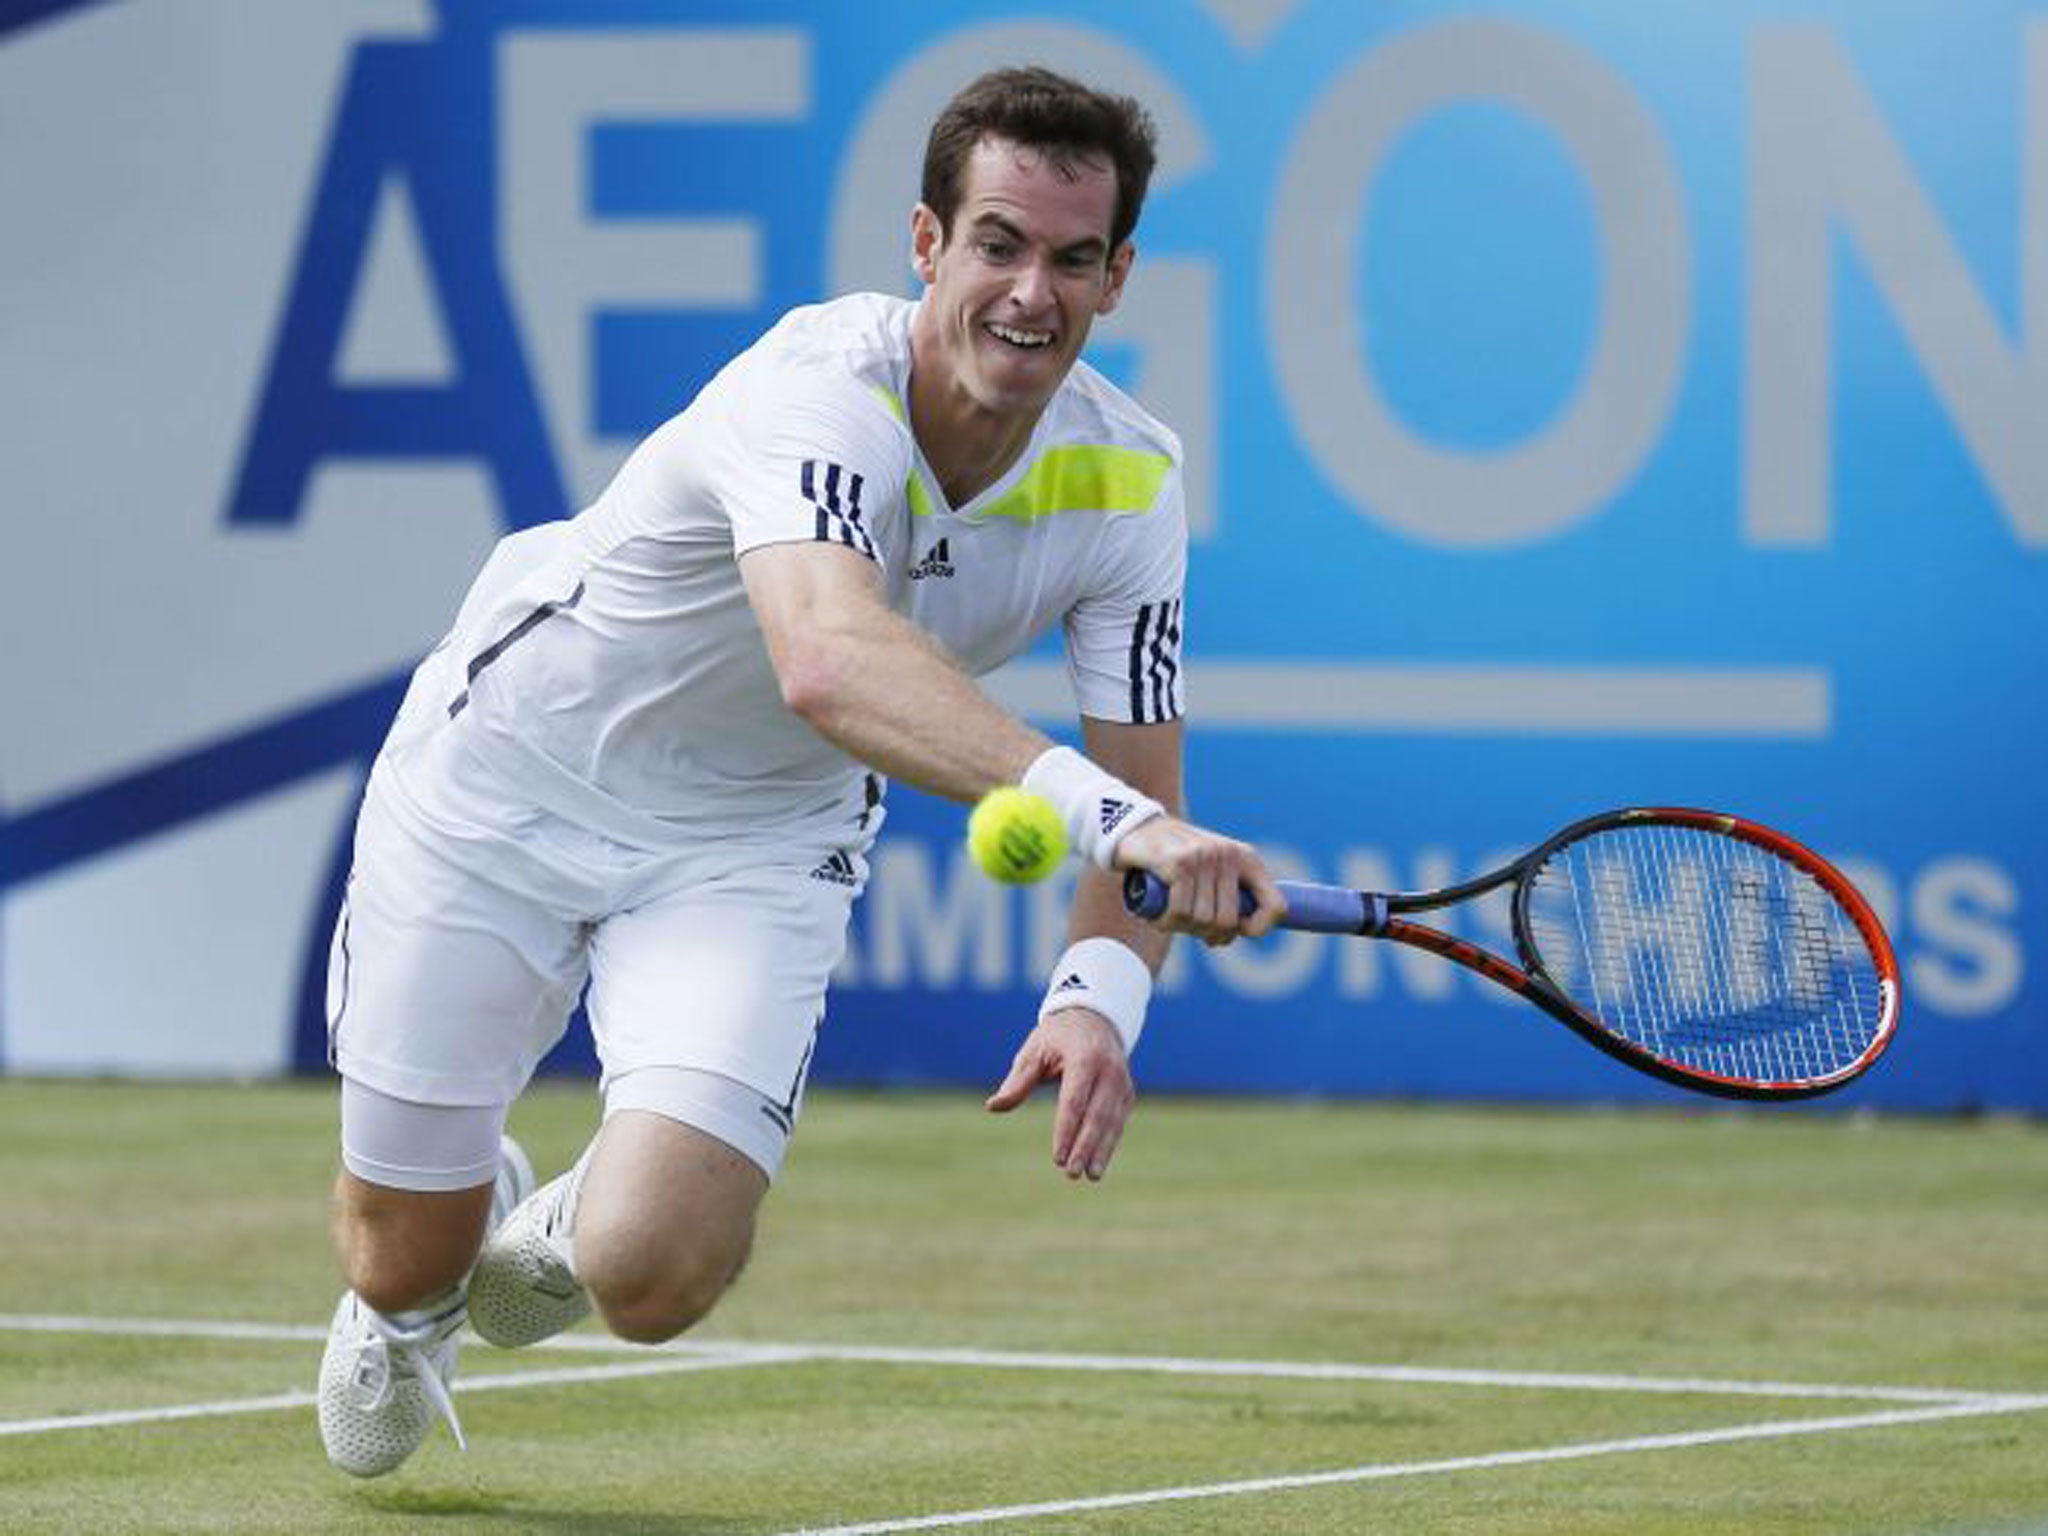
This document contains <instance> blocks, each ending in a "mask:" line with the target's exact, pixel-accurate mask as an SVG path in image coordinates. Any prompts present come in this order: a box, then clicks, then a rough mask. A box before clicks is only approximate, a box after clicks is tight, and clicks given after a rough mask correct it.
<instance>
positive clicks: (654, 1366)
mask: <svg viewBox="0 0 2048 1536" xmlns="http://www.w3.org/2000/svg"><path fill="white" fill-rule="evenodd" d="M52 1331H54V1330H52ZM320 1336H321V1337H322V1338H323V1339H324V1338H325V1337H326V1336H327V1331H326V1330H325V1329H324V1328H323V1329H321V1330H320ZM237 1337H241V1335H237ZM801 1358H802V1356H800V1355H794V1354H787V1353H785V1354H783V1355H780V1356H771V1355H768V1354H764V1353H762V1352H760V1351H749V1352H748V1353H747V1354H745V1355H731V1356H713V1355H689V1356H683V1355H674V1354H669V1355H664V1356H663V1357H662V1358H660V1359H656V1360H632V1361H625V1362H622V1363H620V1364H618V1365H571V1366H561V1367H557V1368H554V1369H549V1370H538V1371H508V1372H506V1373H504V1374H503V1375H498V1376H470V1377H460V1378H457V1380H456V1382H455V1390H456V1391H457V1392H459V1393H462V1394H464V1395H467V1394H468V1393H471V1392H499V1391H504V1390H507V1389H509V1388H515V1387H550V1386H561V1385H564V1384H566V1383H573V1382H587V1381H621V1380H626V1379H629V1378H632V1377H636V1376H672V1375H677V1374H679V1373H681V1372H684V1371H715V1370H720V1369H724V1368H727V1367H731V1366H741V1365H766V1364H771V1363H773V1362H774V1361H775V1360H778V1359H780V1360H794V1359H801ZM318 1400H319V1398H318V1395H317V1394H315V1393H312V1392H277V1393H273V1394H271V1395H270V1396H268V1397H233V1398H224V1399H221V1400H219V1401H217V1402H210V1403H174V1404H171V1405H169V1406H167V1407H162V1408H116V1409H110V1410H108V1411H107V1412H104V1413H65V1414H57V1415H54V1416H53V1417H50V1418H44V1419H8V1420H0V1439H5V1438H7V1437H8V1436H10V1435H47V1434H54V1433H57V1432H59V1431H62V1430H67V1429H111V1428H114V1427H116V1426H118V1425H122V1424H162V1423H168V1422H171V1421H173V1420H178V1419H217V1418H229V1417H232V1416H234V1415H237V1414H245V1413H273V1412H276V1411H278V1410H280V1409H285V1408H310V1407H312V1406H313V1404H314V1403H315V1402H317V1401H318Z"/></svg>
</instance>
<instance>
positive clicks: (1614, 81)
mask: <svg viewBox="0 0 2048 1536" xmlns="http://www.w3.org/2000/svg"><path fill="white" fill-rule="evenodd" d="M1470 100H1487V101H1498V102H1500V103H1502V104H1504V105H1506V106H1508V107H1510V108H1512V109H1514V110H1515V111H1517V112H1520V113H1523V114H1525V115H1527V116H1529V117H1531V118H1534V119H1535V120H1536V121H1537V122H1538V123H1540V124H1542V125H1543V126H1544V127H1545V128H1547V129H1549V130H1550V131H1551V132H1553V133H1555V134H1556V135H1557V137H1558V138H1559V139H1560V140H1561V141H1562V143H1563V145H1564V147H1565V149H1566V151H1567V152H1568V153H1569V154H1570V156H1571V158H1572V159H1573V161H1574V162H1575V163H1576V164H1577V166H1578V168H1579V170H1580V172H1581V173H1582V174H1583V175H1584V176H1585V178H1586V183H1587V190H1588V192H1589V193H1590V195H1591V198H1592V203H1593V210H1594V216H1595V218H1596V220H1597V222H1598V234H1599V244H1600V261H1601V269H1602V275H1603V283H1602V287H1601V308H1600V318H1599V324H1598V331H1597V334H1596V335H1595V338H1594V344H1593V348H1592V352H1591V355H1590V356H1589V358H1588V360H1587V367H1586V373H1585V380H1584V383H1583V384H1582V385H1581V386H1580V388H1579V392H1578V394H1577V395H1576V396H1575V397H1574V398H1573V399H1572V400H1571V401H1570V402H1569V404H1568V405H1567V406H1566V407H1565V408H1564V409H1563V410H1562V411H1561V412H1560V413H1559V415H1558V418H1557V420H1556V421H1555V423H1554V424H1552V425H1550V426H1548V427H1547V428H1546V429H1545V430H1544V431H1543V432H1542V433H1541V434H1540V435H1538V436H1535V437H1533V438H1530V439H1528V440H1526V441H1524V442H1522V443H1519V444H1516V445H1514V446H1513V447H1510V448H1507V449H1501V450H1492V451H1471V452H1453V451H1449V450H1445V449H1442V448H1438V447H1435V446H1433V445H1431V444H1430V443H1428V442H1425V441H1424V440H1422V439H1421V438H1419V437H1418V436H1416V435H1415V434H1414V433H1413V432H1411V431H1410V430H1409V429H1408V427H1407V426H1406V425H1405V424H1404V423H1403V422H1401V421H1399V420H1398V419H1396V417H1395V416H1394V414H1393V412H1392V411H1391V410H1390V409H1389V408H1388V405H1387V402H1386V400H1385V399H1384V398H1383V396H1382V395H1381V393H1380V390H1379V387H1378V385H1377V383H1376V382H1375V380H1374V379H1373V378H1372V376H1371V369H1370V367H1369V365H1368V358H1369V356H1370V354H1369V352H1368V350H1367V347H1366V337H1367V320H1368V317H1367V316H1365V315H1363V314H1361V313H1360V312H1359V309H1358V305H1357V302H1356V299H1355V297H1354V275H1355V274H1356V273H1357V272H1358V271H1359V270H1360V261H1359V251H1360V247H1361V242H1362V239H1363V236H1364V226H1365V222H1366V221H1365V218H1364V214H1363V211H1362V210H1363V209H1364V208H1367V207H1369V206H1370V201H1371V193H1372V186H1373V182H1374V180H1375V178H1376V177H1377V176H1378V174H1379V172H1380V169H1381V167H1382V166H1383V165H1384V164H1385V162H1386V160H1387V158H1388V156H1389V155H1390V154H1391V153H1392V151H1393V149H1394V147H1395V145H1396V144H1397V143H1398V142H1399V140H1400V138H1401V137H1402V135H1403V134H1405V133H1406V132H1408V130H1409V129H1410V128H1412V127H1413V126H1414V125H1415V123H1416V122H1418V121H1419V120H1421V119H1422V118H1424V117H1426V116H1428V115H1429V114H1430V113H1431V112H1433V111H1435V110H1437V109H1438V108H1439V107H1442V106H1444V105H1445V104H1447V103H1450V102H1455V101H1470ZM1691 296H1692V248H1691V242H1690V237H1689V235H1688V232H1687V227H1686V216H1685V204H1684V200H1683V198H1682V197H1681V195H1680V190H1679V184H1678V177H1677V173H1676V172H1675V171H1674V170H1673V168H1672V164H1671V159H1670V156H1669V155H1668V153H1667V152H1666V150H1665V148H1664V144H1663V141H1662V138H1661V136H1660V134H1659V132H1658V129H1657V125H1656V123H1655V122H1654V121H1653V120H1652V119H1651V117H1650V115H1649V113H1648V112H1647V111H1645V110H1644V108H1643V106H1642V104H1641V103H1640V102H1639V101H1638V100H1637V99H1636V97H1635V95H1634V93H1633V92H1631V91H1630V90H1629V88H1628V87H1627V86H1626V85H1625V84H1624V83H1623V82H1622V81H1621V80H1619V79H1618V78H1616V76H1615V75H1614V74H1613V73H1612V72H1611V71H1609V70H1608V69H1607V68H1606V67H1605V66H1604V65H1603V64H1601V63H1600V61H1599V60H1597V59H1595V58H1593V57H1591V56H1590V55H1588V54H1587V53H1585V52H1584V51H1583V50H1581V49H1579V48H1576V47H1574V46H1572V45H1571V44H1569V43H1566V42H1564V41H1562V40H1560V39H1559V38H1556V37H1554V36H1552V35H1550V34H1549V33H1547V32H1543V31H1540V30H1538V29H1537V28H1534V27H1530V26H1527V25H1525V24H1523V23H1521V22H1515V21H1504V20H1458V21H1449V22H1441V23H1438V24H1435V25H1432V26H1424V27H1419V28H1417V29H1415V30H1414V31H1412V32H1408V33H1405V34H1403V35H1402V36H1400V37H1397V38H1395V39H1393V40H1392V41H1390V42H1388V43H1386V44H1385V45H1383V46H1382V47H1380V48H1378V49H1376V50H1374V51H1373V52H1372V53H1370V54H1369V55H1367V56H1366V57H1365V58H1363V59H1361V60H1360V61H1359V62H1358V63H1357V64H1355V65H1354V66H1353V67H1352V68H1351V69H1350V70H1349V71H1347V72H1346V73H1345V74H1343V75H1342V76H1340V77H1339V78H1338V80H1337V82H1336V84H1335V85H1333V86H1332V87H1331V89H1330V91H1329V93H1328V94H1327V95H1326V96H1324V97H1323V99H1322V100H1321V101H1320V102H1319V103H1318V104H1317V105H1316V107H1315V108H1314V110H1313V111H1311V112H1310V113H1309V115H1308V117H1307V119H1306V121H1305V122H1304V123H1303V126H1302V130H1301V133H1300V136H1299V139H1298V142H1297V144H1296V147H1295V150H1294V153H1293V154H1292V155H1291V156H1289V158H1288V160H1287V162H1286V164H1285V166H1284V167H1283V169H1282V173H1281V177H1280V185H1279V193H1278V196H1277V197H1276V199H1275V202H1274V211H1273V222H1272V225H1271V227H1270V228H1269V230H1268V231H1267V260H1266V329H1267V333H1268V334H1269V335H1270V336H1271V338H1272V344H1273V352H1274V363H1275V369H1276V373H1277V376H1278V378H1279V381H1280V386H1281V390H1282V392H1283V394H1284V395H1285V397H1286V400H1287V404H1288V407H1289V409H1290V411H1291V412H1292V415H1293V419H1294V424H1295V428H1296V430H1297V431H1298V432H1299V433H1300V434H1301V436H1302V439H1303V441H1304V442H1305V443H1306V444H1307V446H1308V448H1309V451H1310V452H1311V453H1312V454H1313V455H1314V456H1315V459H1316V462H1317V463H1318V464H1319V465H1320V466H1321V467H1322V469H1323V472H1324V473H1325V474H1327V475H1328V476H1329V477H1330V478H1331V479H1332V480H1333V481H1335V482H1336V484H1337V485H1338V486H1339V488H1341V489H1342V490H1343V491H1344V492H1345V493H1346V494H1347V495H1349V496H1350V497H1351V498H1352V501H1353V503H1354V505H1355V506H1356V507H1357V509H1358V510H1359V511H1360V512H1362V513H1364V514H1366V515H1367V516H1369V517H1374V518H1378V519H1380V520H1381V521H1383V522H1385V523H1387V524H1389V525H1391V526H1392V527H1394V528H1396V529H1398V530H1400V531H1401V532H1403V533H1405V534H1407V535H1408V536H1409V537H1411V538H1414V539H1417V540H1420V541H1422V542H1424V543H1429V544H1437V545H1445V546H1450V547H1462V548H1500V547H1503V546H1507V545H1513V544H1523V543H1528V542H1530V541H1532V540H1536V539H1540V538H1544V537H1547V536H1549V535H1551V534H1554V533H1557V532H1559V531H1561V530H1563V529H1565V528H1567V527H1570V526H1571V525H1572V524H1574V523H1576V522H1578V521H1580V520H1581V519H1583V518H1585V517H1587V516H1589V515H1591V514H1592V513H1594V512H1596V511H1598V510H1599V509H1600V507H1601V505H1602V503H1603V502H1604V501H1605V500H1606V499H1607V498H1608V497H1609V496H1611V495H1613V494H1614V492H1615V491H1616V490H1617V489H1619V488H1620V487H1621V486H1622V485H1623V484H1624V483H1625V482H1626V481H1627V480H1628V478H1629V476H1630V475H1631V474H1632V473H1633V472H1634V471H1635V469H1636V467H1637V466H1638V465H1639V464H1640V463H1641V462H1642V460H1643V458H1644V456H1645V455H1646V454H1647V453H1648V452H1649V451H1650V449H1651V447H1652V446H1653V445H1654V444H1655V443H1656V441H1657V439H1658V437H1659V436H1660V435H1661V434H1662V432H1663V429H1664V424H1665V422H1666V420H1667V418H1668V417H1669V415H1670V412H1671V408H1672V403H1673V401H1674V398H1675V396H1676V392H1677V387H1678V380H1679V374H1680V365H1681V363H1682V361H1683V357H1684V351H1685V339H1686V332H1687V327H1688V322H1689V313H1688V311H1689V308H1690V304H1691Z"/></svg>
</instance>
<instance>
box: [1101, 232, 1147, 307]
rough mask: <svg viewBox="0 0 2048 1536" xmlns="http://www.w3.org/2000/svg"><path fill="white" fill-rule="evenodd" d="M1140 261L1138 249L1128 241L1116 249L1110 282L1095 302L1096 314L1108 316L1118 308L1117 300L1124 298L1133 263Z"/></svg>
mask: <svg viewBox="0 0 2048 1536" xmlns="http://www.w3.org/2000/svg"><path fill="white" fill-rule="evenodd" d="M1137 259H1138V248H1137V247H1136V246H1135V245H1133V244H1131V242H1130V241H1128V240H1126V241H1125V242H1124V243H1123V244H1122V245H1120V246H1118V247H1117V248H1116V252H1115V254H1113V255H1112V256H1111V257H1110V258H1109V280H1108V281H1107V282H1105V283H1104V284H1103V285H1102V297H1101V298H1099V299H1097V300H1096V301H1095V313H1096V314H1098V315H1106V314H1108V313H1109V312H1110V311H1111V310H1113V309H1115V308H1116V305H1117V300H1119V299H1121V298H1122V297H1123V296H1124V280H1125V279H1126V278H1128V277H1129V276H1130V275H1131V263H1132V262H1134V261H1136V260H1137Z"/></svg>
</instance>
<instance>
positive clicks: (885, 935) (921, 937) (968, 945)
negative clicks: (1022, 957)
mask: <svg viewBox="0 0 2048 1536" xmlns="http://www.w3.org/2000/svg"><path fill="white" fill-rule="evenodd" d="M933 852H934V850H933V849H932V848H931V847H929V846H927V845H926V844H923V843H914V842H910V841H909V840H907V839H906V840H905V841H903V842H900V843H887V842H885V843H883V844H882V845H881V846H880V847H878V848H877V849H876V850H875V856H874V861H873V875H872V878H871V879H870V880H869V882H868V890H867V895H866V896H865V898H863V904H864V906H865V907H866V916H867V922H866V925H865V932H866V935H867V965H866V967H865V980H866V982H867V984H868V985H869V986H871V987H893V988H898V989H901V988H904V987H911V986H919V985H922V986H927V987H955V986H959V985H961V984H962V972H963V971H965V970H966V969H967V960H968V957H969V955H970V953H971V955H972V956H973V961H974V965H973V980H972V984H973V985H974V986H977V987H982V988H988V989H993V988H997V987H1003V986H1007V985H1009V984H1010V979H1011V978H1010V903H1009V900H1008V893H1007V892H1006V891H1005V889H1004V888H1003V887H1002V886H1000V885H997V884H996V883H995V882H994V881H992V880H990V879H988V878H986V877H985V876H983V874H982V873H981V871H979V870H978V869H976V868H975V867H974V861H973V860H972V859H970V858H969V857H968V856H967V849H966V848H965V847H964V846H962V845H959V844H955V845H954V847H953V856H952V862H951V867H950V868H949V870H948V871H947V876H946V885H945V889H944V890H943V891H940V890H938V889H936V888H935V887H934V882H933V870H932V855H933ZM1026 984H1027V985H1033V984H1035V982H1027V983H1026Z"/></svg>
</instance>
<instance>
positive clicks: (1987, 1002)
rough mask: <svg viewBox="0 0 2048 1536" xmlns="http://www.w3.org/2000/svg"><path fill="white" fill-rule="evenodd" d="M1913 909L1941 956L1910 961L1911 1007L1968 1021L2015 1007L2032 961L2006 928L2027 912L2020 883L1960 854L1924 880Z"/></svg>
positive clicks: (1934, 953) (1916, 924)
mask: <svg viewBox="0 0 2048 1536" xmlns="http://www.w3.org/2000/svg"><path fill="white" fill-rule="evenodd" d="M1912 903H1913V928H1914V931H1915V933H1916V934H1918V935H1919V936H1921V937H1923V938H1925V939H1926V940H1927V941H1928V942H1929V943H1930V944H1934V945H1939V946H1940V950H1923V951H1922V952H1921V953H1919V954H1917V955H1914V956H1913V957H1912V958H1910V959H1908V960H1907V961H1906V963H1905V964H1906V996H1907V998H1908V1000H1909V1001H1910V1000H1911V999H1913V998H1919V999H1921V1000H1923V1001H1925V1002H1926V1003H1928V1004H1930V1005H1931V1006H1933V1007H1935V1008H1938V1009H1940V1010H1941V1011H1942V1012H1943V1013H1953V1014H1961V1015H1980V1014H1987V1013H1997V1012H1999V1011H2000V1010H2001V1009H2004V1008H2009V1007H2011V1006H2012V1001H2013V999H2014V998H2016V997H2018V996H2019V991H2020V983H2021V982H2022V981H2023V980H2024V979H2025V977H2026V953H2025V951H2024V950H2022V949H2021V947H2020V942H2019V939H2018V937H2017V935H2015V934H2014V933H2013V931H2012V928H2011V926H2010V925H2009V924H2008V923H2006V922H2005V921H2004V919H2006V918H2009V917H2011V916H2012V915H2013V914H2014V913H2015V912H2017V911H2018V910H2019V905H2020V893H2019V887H2018V886H2017V885H2015V884H2014V882H2013V878H2012V876H2011V875H2010V874H2008V873H2007V872H2006V871H2005V870H2003V869H2001V868H2000V867H1999V866H1998V865H1997V864H1995V863H1993V862H1992V861H1991V860H1989V859H1982V858H1975V857H1972V856H1971V855H1969V854H1952V855H1950V856H1949V857H1947V858H1944V859H1936V860H1935V861H1934V862H1933V863H1932V864H1929V865H1928V866H1927V868H1925V869H1924V870H1922V871H1921V872H1920V875H1919V877H1918V878H1917V879H1915V880H1914V882H1913V894H1912ZM1941 950H1945V951H1947V955H1944V954H1942V953H1941V952H1940V951H1941ZM1949 956H1955V957H1957V958H1958V959H1960V961H1961V962H1962V963H1961V964H1957V963H1956V961H1955V960H1952V959H1950V958H1948V957H1949Z"/></svg>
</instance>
